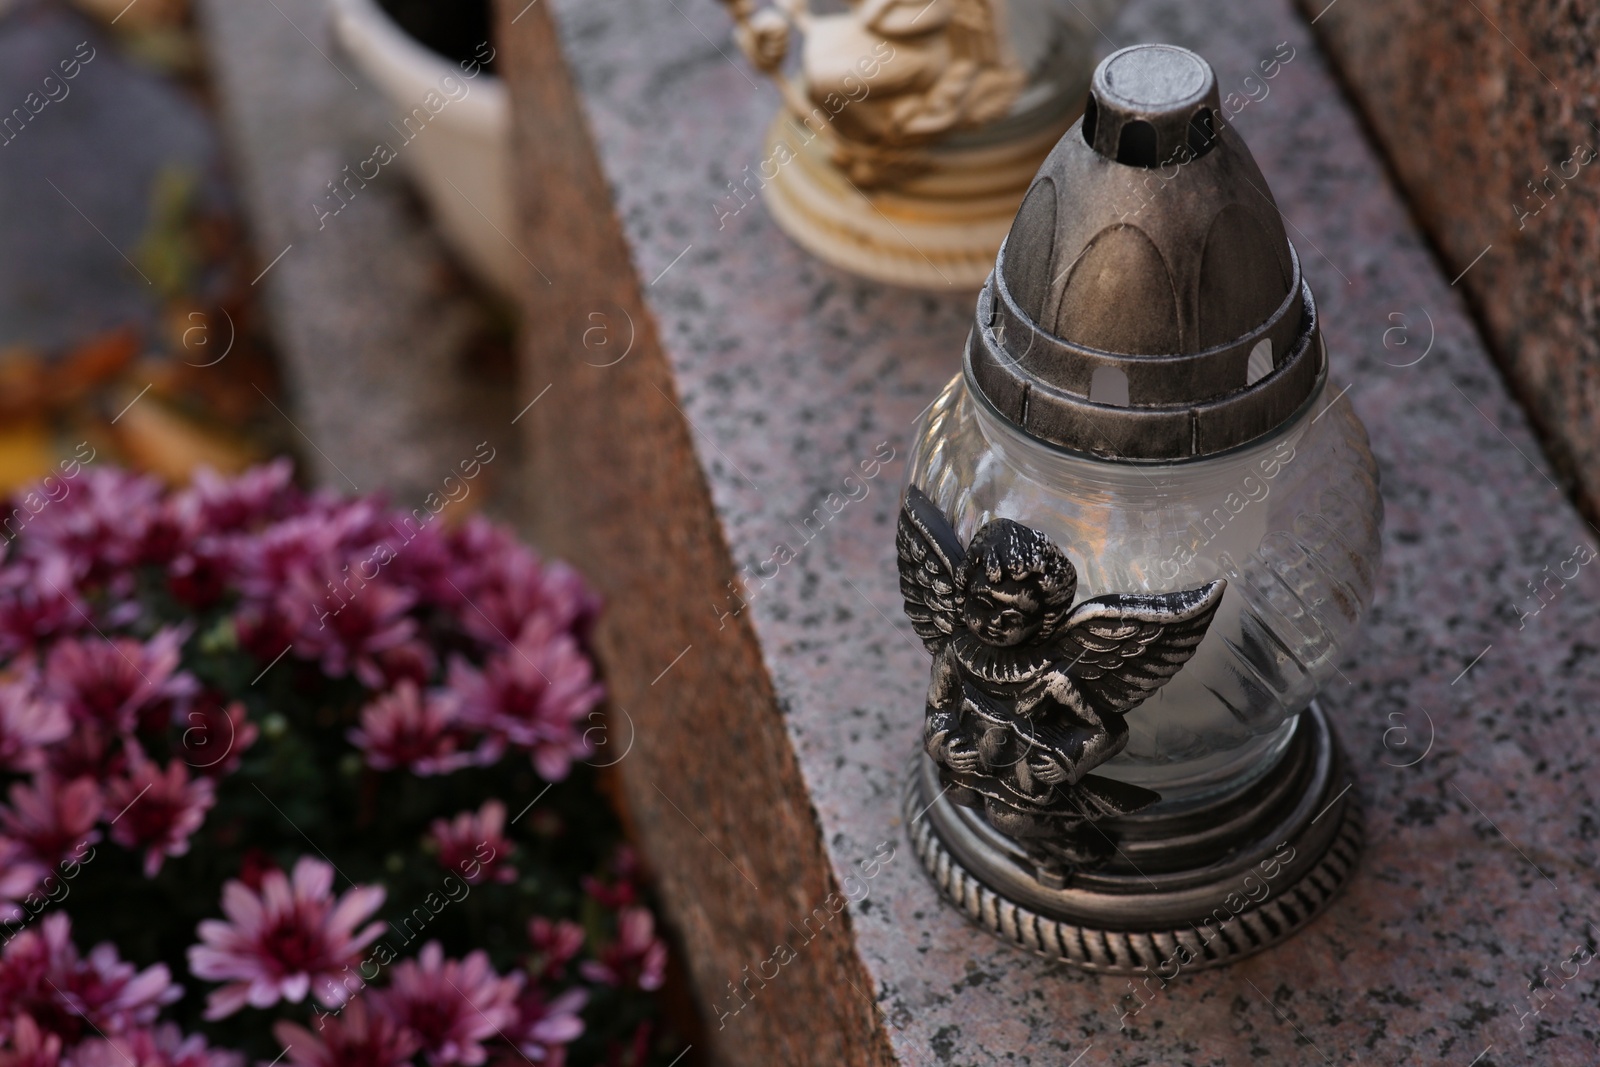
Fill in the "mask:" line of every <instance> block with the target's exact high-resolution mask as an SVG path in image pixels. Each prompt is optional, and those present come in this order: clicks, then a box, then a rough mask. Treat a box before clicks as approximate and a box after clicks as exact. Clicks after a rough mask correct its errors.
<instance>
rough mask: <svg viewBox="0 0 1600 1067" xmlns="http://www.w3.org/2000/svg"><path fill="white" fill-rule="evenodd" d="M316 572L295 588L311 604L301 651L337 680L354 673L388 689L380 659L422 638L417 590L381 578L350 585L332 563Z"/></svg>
mask: <svg viewBox="0 0 1600 1067" xmlns="http://www.w3.org/2000/svg"><path fill="white" fill-rule="evenodd" d="M315 573H316V577H313V576H312V575H311V574H310V573H301V574H297V575H296V576H295V578H294V580H293V583H292V584H291V586H290V593H289V597H291V598H297V599H298V600H300V601H301V602H303V604H304V606H305V608H306V610H305V611H304V612H303V614H302V615H301V616H300V627H299V631H298V633H297V634H296V635H295V641H294V647H295V655H297V656H300V657H302V658H304V659H315V660H318V661H319V662H320V664H321V667H322V670H323V673H325V674H327V675H328V676H329V677H331V678H343V677H344V676H345V675H347V674H354V675H355V676H356V677H357V678H358V679H360V681H361V684H362V685H365V686H366V687H367V688H369V689H380V688H382V687H383V685H384V682H385V678H384V673H383V669H382V668H381V667H380V666H379V663H378V660H379V657H381V656H382V655H383V654H384V653H386V652H389V651H391V650H393V649H396V648H400V647H403V646H405V645H407V644H409V643H411V642H412V640H413V639H414V638H415V637H416V634H417V620H416V619H414V618H412V617H411V616H410V614H409V612H410V610H411V609H412V608H413V607H414V606H415V605H416V602H417V597H416V594H415V593H413V592H412V591H411V590H409V589H402V588H400V587H399V586H396V585H391V584H389V583H387V582H384V581H382V580H380V579H376V578H374V580H372V581H367V582H364V583H358V582H356V581H351V582H350V583H349V585H348V586H346V585H344V584H343V576H342V575H340V574H338V573H336V572H335V571H334V570H333V568H332V566H331V565H330V566H328V567H326V568H319V569H318V570H317V571H316V572H315ZM329 583H332V587H331V588H330V585H329Z"/></svg>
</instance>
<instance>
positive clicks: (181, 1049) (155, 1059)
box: [64, 1023, 245, 1067]
mask: <svg viewBox="0 0 1600 1067" xmlns="http://www.w3.org/2000/svg"><path fill="white" fill-rule="evenodd" d="M64 1062H65V1063H66V1064H67V1065H68V1067H244V1062H245V1061H244V1057H243V1056H241V1055H239V1053H237V1052H230V1051H228V1050H226V1049H215V1048H211V1047H209V1046H208V1045H207V1044H206V1039H205V1038H204V1037H202V1036H201V1035H199V1034H192V1035H190V1036H189V1037H184V1036H183V1032H182V1031H181V1030H179V1029H178V1026H177V1024H176V1023H162V1024H161V1025H160V1026H157V1027H155V1028H154V1029H146V1028H143V1027H141V1028H139V1029H137V1030H130V1031H128V1032H127V1033H125V1034H119V1035H117V1036H114V1037H110V1038H104V1037H99V1038H90V1039H89V1040H87V1041H85V1042H83V1043H82V1044H81V1045H79V1046H78V1047H77V1048H75V1049H73V1050H72V1051H71V1052H70V1053H68V1055H67V1058H66V1060H65V1061H64Z"/></svg>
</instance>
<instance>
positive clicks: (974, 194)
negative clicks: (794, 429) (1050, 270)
mask: <svg viewBox="0 0 1600 1067" xmlns="http://www.w3.org/2000/svg"><path fill="white" fill-rule="evenodd" d="M724 2H725V3H726V4H727V7H728V10H729V12H730V14H731V15H732V16H733V20H734V24H735V30H734V33H735V39H736V40H737V41H738V43H739V47H740V50H741V51H743V52H744V54H745V56H746V58H747V59H748V60H749V61H750V63H751V64H752V65H753V66H755V67H756V68H757V69H759V70H761V71H763V72H764V73H766V74H768V75H770V76H771V77H772V79H773V80H774V82H775V83H776V85H777V87H778V90H779V92H780V94H781V95H782V98H783V102H784V105H785V110H784V113H783V114H780V116H779V117H778V121H777V122H775V123H774V125H773V128H772V130H771V131H770V133H769V135H768V140H767V157H766V160H764V161H763V165H762V166H761V167H759V168H758V170H759V172H760V179H759V182H760V190H761V191H762V192H763V193H764V194H765V196H766V200H767V204H768V207H769V209H770V210H771V212H772V214H773V216H774V217H775V219H776V220H777V221H778V223H779V225H780V226H781V227H782V228H783V229H784V230H785V231H786V232H788V233H789V235H790V236H791V237H793V238H794V239H795V240H796V241H797V242H798V243H800V244H801V245H802V246H804V247H805V248H807V249H808V250H809V251H811V252H812V253H814V254H816V255H818V256H819V257H821V258H822V259H825V260H827V261H829V262H831V263H834V264H835V265H837V266H841V267H844V268H845V269H847V270H852V271H855V272H856V273H860V274H864V275H867V276H868V277H873V278H877V279H879V280H882V281H889V282H893V283H897V284H903V285H911V286H917V287H923V288H938V289H944V288H976V287H977V286H978V285H980V284H981V283H982V281H983V278H984V276H985V275H986V274H987V272H988V270H989V267H990V266H992V265H993V262H994V255H995V252H996V250H997V249H998V248H999V244H1000V240H1001V239H1002V238H1003V237H1004V235H1005V231H1006V228H1007V226H1008V225H1009V223H1010V219H1011V217H1012V215H1013V213H1014V212H1015V211H1016V207H1017V203H1018V201H1019V200H1020V198H1021V195H1022V193H1023V191H1024V190H1025V189H1026V187H1027V184H1028V181H1029V180H1030V179H1031V178H1032V176H1033V173H1034V170H1035V169H1036V168H1037V167H1038V165H1039V162H1040V161H1041V160H1042V159H1043V158H1044V155H1045V153H1047V152H1048V151H1049V149H1050V147H1051V145H1053V144H1054V143H1055V140H1056V138H1057V137H1059V136H1060V134H1061V132H1062V131H1063V130H1064V129H1065V128H1066V126H1067V124H1068V123H1070V121H1071V120H1072V118H1073V117H1075V115H1076V113H1077V110H1078V108H1079V107H1081V99H1082V88H1083V86H1084V85H1085V84H1086V76H1087V63H1088V58H1089V48H1088V45H1087V34H1085V33H1083V32H1082V29H1084V27H1077V26H1075V25H1074V24H1073V22H1074V20H1073V19H1071V18H1070V17H1058V16H1059V12H1058V11H1057V8H1058V3H1057V0H853V2H851V3H850V6H849V7H848V8H847V9H846V10H844V11H842V12H838V13H829V14H821V13H815V12H812V11H811V10H810V9H809V8H808V7H807V3H806V0H775V2H774V5H773V6H767V7H760V6H758V5H757V0H724ZM1113 2H1114V0H1092V2H1090V6H1091V7H1095V8H1098V9H1101V10H1105V9H1107V8H1108V7H1110V6H1112V5H1113ZM1071 7H1073V8H1076V7H1078V5H1077V4H1072V5H1071ZM796 35H798V36H799V37H800V38H801V42H800V46H799V48H798V62H794V61H793V60H792V58H791V57H792V54H793V53H794V51H795V49H794V48H793V45H794V37H795V36H796ZM1063 67H1065V69H1067V70H1069V71H1070V73H1069V75H1068V76H1067V78H1066V79H1065V81H1066V83H1068V85H1069V92H1068V93H1066V94H1063V93H1062V92H1060V91H1059V90H1060V88H1061V85H1060V84H1059V83H1060V82H1061V80H1062V79H1061V77H1060V71H1061V70H1062V69H1063ZM1079 68H1082V69H1081V70H1079ZM1041 71H1044V72H1047V73H1046V76H1045V77H1043V78H1042V79H1041V78H1038V77H1037V75H1038V74H1039V72H1041ZM1052 78H1053V79H1054V82H1052ZM1030 80H1035V81H1043V82H1046V83H1049V84H1046V85H1045V86H1044V87H1043V88H1042V89H1041V88H1040V87H1039V86H1035V87H1034V89H1033V90H1030ZM1053 90H1054V91H1053ZM1063 95H1070V96H1071V97H1072V99H1071V100H1064V99H1060V98H1061V97H1062V96H1063ZM1023 112H1026V115H1025V116H1024V117H1023V118H1022V119H1018V115H1019V113H1023ZM991 129H993V130H994V131H995V133H994V135H993V136H991V137H985V136H984V134H985V133H986V132H987V131H988V130H991Z"/></svg>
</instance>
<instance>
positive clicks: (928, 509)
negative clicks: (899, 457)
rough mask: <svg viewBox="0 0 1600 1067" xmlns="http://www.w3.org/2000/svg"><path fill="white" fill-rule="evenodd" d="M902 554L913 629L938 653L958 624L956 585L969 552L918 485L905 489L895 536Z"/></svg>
mask: <svg viewBox="0 0 1600 1067" xmlns="http://www.w3.org/2000/svg"><path fill="white" fill-rule="evenodd" d="M894 545H895V549H896V550H897V551H898V552H899V554H900V595H901V596H902V597H904V598H905V602H906V615H907V616H908V617H909V618H910V619H911V627H912V629H914V630H916V631H917V636H918V637H920V638H922V643H923V644H924V645H926V646H927V647H928V651H929V652H931V653H933V654H934V655H936V656H937V655H938V654H939V652H940V650H941V649H943V648H944V643H945V642H946V641H948V640H949V639H950V635H951V634H953V633H955V631H956V627H957V626H958V625H959V624H960V621H961V598H962V590H961V589H960V588H959V587H958V585H959V581H960V575H961V565H962V563H963V562H965V560H966V558H967V553H966V550H965V549H964V548H962V547H961V541H960V540H959V539H958V538H957V537H956V531H955V528H954V527H953V526H951V525H950V520H949V519H947V518H945V516H944V512H942V511H940V510H939V507H938V505H937V504H935V503H934V502H933V501H931V500H929V499H928V497H927V494H926V493H924V492H923V491H922V490H921V489H918V488H917V487H916V486H914V485H913V486H911V487H910V488H908V489H907V490H906V500H905V504H904V505H903V506H902V507H901V508H900V525H899V529H898V530H896V532H895V539H894Z"/></svg>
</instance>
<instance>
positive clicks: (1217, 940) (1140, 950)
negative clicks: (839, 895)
mask: <svg viewBox="0 0 1600 1067" xmlns="http://www.w3.org/2000/svg"><path fill="white" fill-rule="evenodd" d="M1352 784H1353V780H1352V779H1351V778H1350V776H1349V773H1348V771H1347V769H1346V767H1345V761H1344V756H1343V753H1342V751H1341V750H1340V748H1339V744H1338V741H1337V739H1336V738H1335V737H1334V735H1333V733H1332V731H1331V729H1330V728H1329V725H1328V721H1327V717H1326V716H1325V715H1324V714H1323V712H1322V709H1321V708H1319V707H1318V706H1317V705H1316V704H1315V703H1313V704H1312V705H1311V707H1310V708H1308V709H1307V710H1306V711H1305V712H1304V713H1302V714H1301V716H1300V719H1299V724H1298V726H1297V727H1296V729H1295V734H1294V738H1293V739H1292V740H1291V742H1290V744H1289V747H1288V749H1287V750H1286V751H1285V752H1284V755H1283V757H1282V759H1281V760H1280V761H1279V763H1278V766H1276V767H1275V768H1273V770H1272V771H1271V772H1269V773H1268V774H1267V775H1266V776H1264V777H1263V778H1262V779H1260V780H1259V781H1257V782H1255V783H1253V784H1252V785H1251V786H1250V787H1249V788H1247V789H1246V790H1244V791H1243V792H1242V793H1239V794H1237V795H1235V796H1232V797H1229V798H1226V799H1224V800H1221V801H1219V802H1217V803H1214V804H1211V805H1207V806H1205V807H1201V808H1197V809H1195V810H1191V811H1185V812H1181V813H1176V814H1166V815H1163V814H1140V815H1135V816H1130V817H1128V818H1125V819H1119V820H1115V821H1111V822H1107V823H1105V824H1104V827H1105V829H1106V831H1107V832H1108V834H1109V835H1110V836H1111V838H1112V840H1113V841H1115V842H1116V844H1117V846H1118V848H1117V853H1116V855H1115V856H1114V857H1113V858H1112V860H1111V861H1110V862H1108V863H1107V864H1106V865H1105V866H1104V867H1101V868H1100V869H1098V870H1095V871H1092V872H1087V873H1082V874H1079V875H1077V876H1075V877H1074V878H1073V879H1072V880H1071V881H1070V883H1069V884H1068V885H1067V886H1066V887H1065V888H1061V889H1052V888H1049V887H1048V886H1045V885H1043V884H1041V883H1040V882H1039V881H1038V880H1037V879H1036V878H1035V877H1034V872H1033V867H1032V864H1031V862H1030V861H1029V860H1028V858H1027V856H1026V855H1025V854H1024V853H1023V851H1022V850H1021V849H1020V848H1018V847H1017V845H1016V844H1015V843H1013V842H1012V841H1011V840H1010V839H1009V838H1006V837H1004V836H1002V835H1001V834H998V833H996V832H995V831H994V830H993V829H992V828H990V827H989V825H988V824H987V823H986V822H985V821H984V820H983V818H982V816H981V815H980V814H979V813H977V812H975V811H973V810H972V809H970V808H965V807H961V806H959V805H956V804H953V803H951V802H950V801H949V799H948V798H946V797H944V796H943V794H942V791H941V786H940V784H939V778H938V770H937V768H936V767H935V766H934V764H933V762H932V761H931V760H929V759H928V758H927V757H926V756H923V755H921V754H919V755H918V756H917V758H916V761H915V764H914V767H913V769H912V772H911V781H910V783H909V788H908V789H907V790H906V797H905V814H906V819H907V822H908V824H909V832H910V835H911V843H912V847H913V849H914V850H915V852H916V853H917V857H918V858H919V859H920V860H921V861H922V865H923V867H924V868H926V869H927V871H928V873H929V874H930V875H931V876H932V877H933V881H934V884H935V885H937V886H938V887H939V891H940V892H941V893H943V894H944V896H945V897H946V898H947V899H948V900H949V901H950V902H951V903H952V904H954V905H955V906H956V907H957V908H959V909H960V910H961V911H962V912H964V913H965V914H966V915H967V917H968V918H970V919H971V920H972V921H973V922H975V923H977V924H978V925H979V926H981V927H983V928H984V929H985V930H988V931H989V932H990V933H993V934H996V935H998V936H1000V937H1003V938H1005V939H1006V940H1009V941H1013V942H1015V943H1016V944H1018V945H1021V946H1022V947H1024V948H1027V949H1030V950H1032V951H1034V952H1037V953H1039V954H1040V955H1043V956H1046V957H1048V958H1050V959H1053V960H1059V961H1061V962H1063V963H1069V964H1071V965H1073V966H1075V967H1081V968H1083V969H1085V970H1090V971H1099V972H1104V973H1108V974H1140V973H1161V974H1163V975H1164V976H1165V977H1171V975H1172V974H1173V973H1176V971H1177V970H1199V969H1203V968H1207V967H1217V966H1221V965H1223V964H1227V963H1232V962H1234V961H1235V960H1239V959H1243V958H1244V957H1245V956H1248V955H1251V954H1252V953H1255V952H1259V951H1261V950H1262V949H1264V948H1266V947H1268V946H1269V945H1272V944H1274V943H1276V942H1278V941H1281V940H1283V939H1284V938H1286V937H1288V936H1289V935H1290V934H1292V933H1294V932H1295V931H1296V930H1298V929H1299V928H1300V927H1301V926H1304V925H1305V924H1306V923H1307V922H1309V921H1310V920H1311V919H1312V918H1313V917H1314V916H1316V915H1317V914H1318V913H1319V912H1321V911H1322V909H1323V908H1325V907H1327V905H1328V903H1329V902H1330V901H1331V900H1332V899H1333V898H1334V896H1335V895H1336V894H1337V893H1338V892H1339V890H1340V888H1341V887H1343V885H1344V883H1345V882H1346V881H1348V880H1349V878H1350V875H1351V872H1352V871H1353V870H1354V869H1355V864H1356V859H1357V857H1358V856H1359V855H1360V852H1361V846H1362V839H1363V831H1362V816H1361V806H1360V802H1359V801H1358V800H1357V798H1356V795H1355V791H1354V789H1353V788H1351V786H1352Z"/></svg>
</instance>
